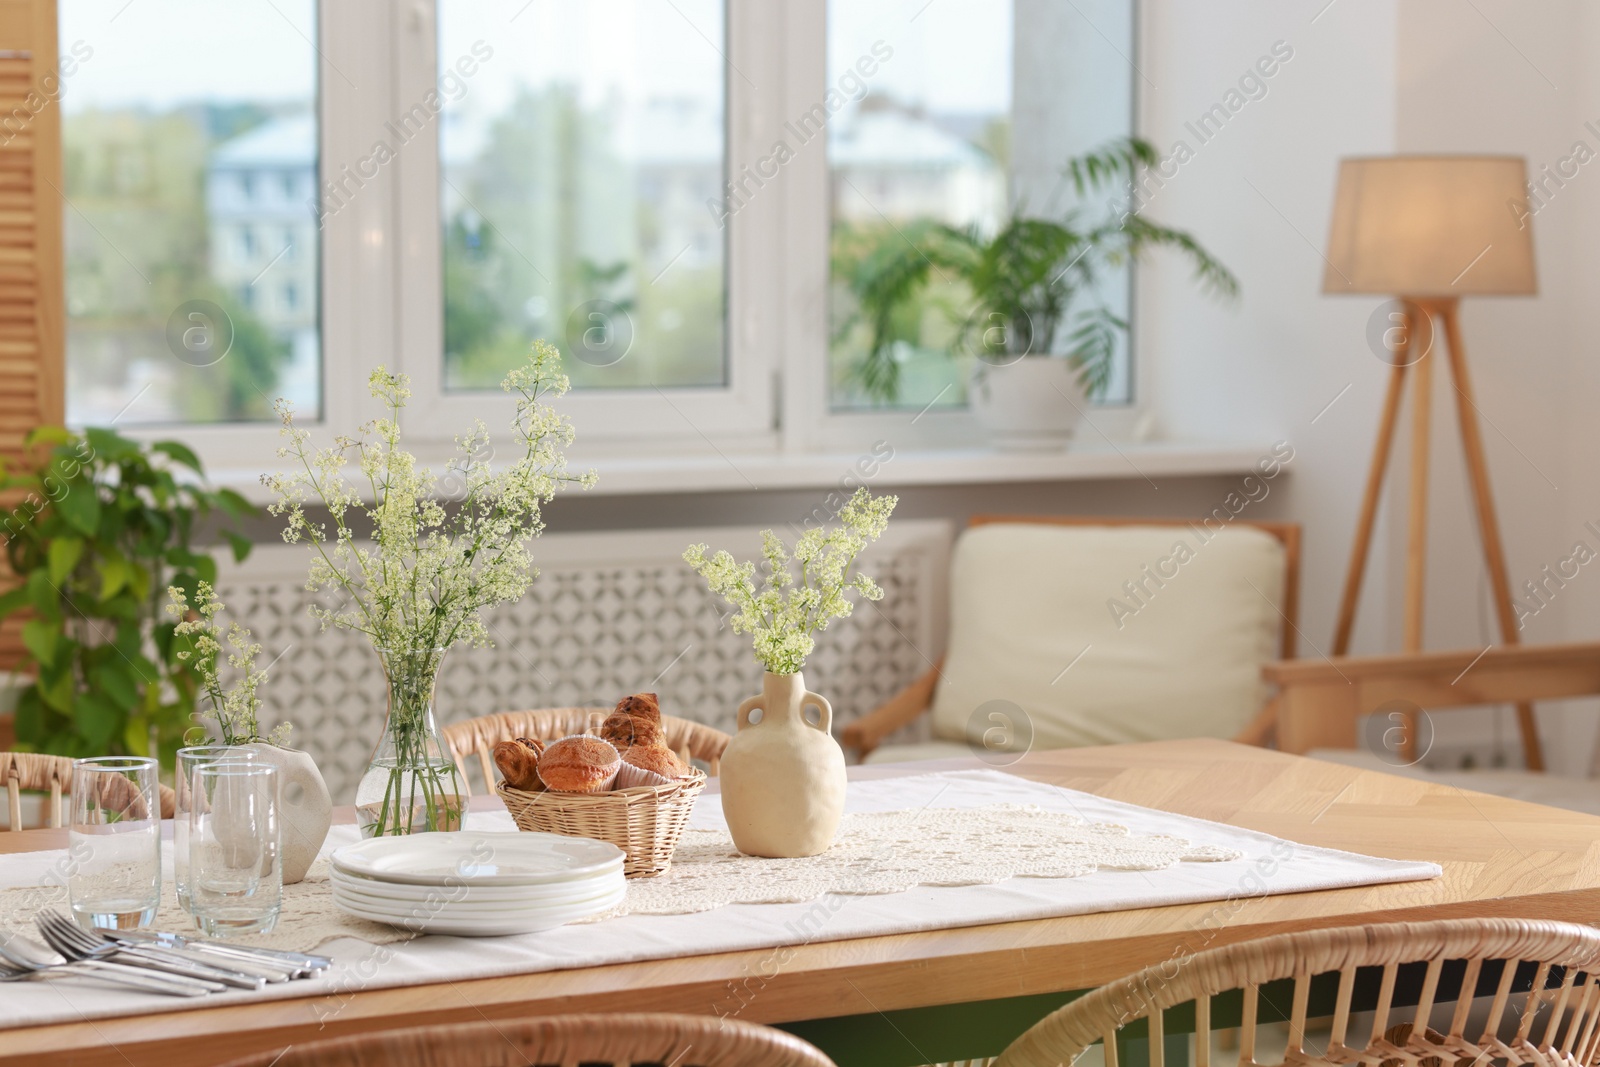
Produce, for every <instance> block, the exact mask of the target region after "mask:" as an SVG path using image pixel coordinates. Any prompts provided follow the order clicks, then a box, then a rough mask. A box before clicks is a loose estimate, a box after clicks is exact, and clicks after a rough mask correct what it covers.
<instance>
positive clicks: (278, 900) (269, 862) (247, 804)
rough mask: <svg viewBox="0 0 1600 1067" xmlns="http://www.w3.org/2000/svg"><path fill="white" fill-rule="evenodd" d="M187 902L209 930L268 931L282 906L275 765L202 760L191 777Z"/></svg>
mask: <svg viewBox="0 0 1600 1067" xmlns="http://www.w3.org/2000/svg"><path fill="white" fill-rule="evenodd" d="M189 788H190V789H191V790H192V795H191V797H190V801H189V805H190V806H189V910H190V912H191V913H192V914H193V915H194V917H195V921H196V922H197V923H199V924H200V929H202V930H204V931H205V932H206V934H207V935H209V936H212V937H227V936H229V935H230V934H248V933H266V932H267V931H270V930H271V929H272V928H273V927H274V926H276V925H277V923H278V911H279V909H281V908H282V906H283V866H282V864H281V863H280V861H279V852H280V850H281V848H282V831H281V829H280V827H279V823H278V808H279V801H278V788H279V786H278V768H277V767H275V766H273V765H272V764H270V763H260V762H253V761H245V760H222V761H219V762H214V763H201V764H199V765H197V766H196V767H195V769H194V772H193V777H192V778H190V780H189Z"/></svg>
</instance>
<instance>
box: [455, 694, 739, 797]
mask: <svg viewBox="0 0 1600 1067" xmlns="http://www.w3.org/2000/svg"><path fill="white" fill-rule="evenodd" d="M609 714H611V709H610V708H539V709H536V710H533V711H502V712H499V713H498V714H495V715H483V716H480V717H478V718H476V719H468V720H467V721H466V722H458V723H455V724H454V725H451V726H446V727H445V728H444V730H443V731H442V732H443V734H444V743H445V744H446V745H447V746H449V748H450V755H451V757H452V758H453V759H454V760H455V761H456V767H457V768H458V769H459V770H460V771H461V780H462V781H463V782H464V783H466V786H467V790H468V792H469V793H470V792H471V790H472V776H471V775H470V774H469V773H468V770H467V758H468V757H469V756H476V757H477V760H478V766H479V767H480V768H481V769H482V771H483V781H484V789H485V791H486V792H491V793H492V792H494V782H495V773H494V757H493V755H492V753H493V751H494V746H495V744H496V743H497V742H500V741H509V740H510V739H512V738H514V737H526V738H530V739H532V740H534V741H553V740H555V739H556V738H558V737H567V736H569V735H571V734H582V733H595V732H597V731H598V730H599V728H600V724H601V723H602V722H603V721H605V717H606V716H607V715H609ZM661 727H662V731H663V733H665V734H666V742H667V746H668V747H669V748H671V749H672V750H673V751H674V752H676V753H677V754H678V755H679V756H681V757H682V758H683V759H685V760H689V759H694V760H699V761H700V762H701V763H704V764H705V765H706V768H707V769H706V773H707V774H709V775H711V776H712V777H713V778H715V777H716V775H717V771H718V770H719V769H720V767H721V765H722V752H723V750H724V749H726V748H727V747H728V742H729V741H731V740H733V738H731V737H729V736H728V735H727V734H725V733H723V732H722V731H721V730H718V729H716V728H715V727H712V726H703V725H701V724H700V723H697V722H690V721H689V720H688V719H680V718H678V717H677V716H674V715H663V716H661Z"/></svg>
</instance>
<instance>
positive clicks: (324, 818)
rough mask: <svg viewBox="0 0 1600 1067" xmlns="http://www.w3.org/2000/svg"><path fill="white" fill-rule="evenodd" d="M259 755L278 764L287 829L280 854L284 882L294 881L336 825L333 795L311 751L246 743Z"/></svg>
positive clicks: (282, 816) (281, 814)
mask: <svg viewBox="0 0 1600 1067" xmlns="http://www.w3.org/2000/svg"><path fill="white" fill-rule="evenodd" d="M245 747H246V748H248V749H250V750H251V751H252V752H254V753H255V754H256V757H255V758H256V759H258V760H261V761H263V762H265V763H270V764H272V765H273V766H275V767H277V768H278V779H279V780H278V802H279V805H280V807H279V809H278V825H279V826H281V827H282V829H283V845H282V848H280V849H279V856H280V858H281V860H282V864H283V884H284V885H293V884H294V883H296V882H298V881H301V880H302V879H304V878H305V876H306V871H308V870H309V869H310V868H311V861H312V860H314V859H316V858H317V853H318V852H320V851H321V850H322V843H323V841H325V840H327V837H328V827H330V826H332V825H333V798H332V797H331V796H329V795H328V783H326V782H324V781H323V780H322V772H321V771H319V770H317V764H316V761H315V760H313V759H312V758H311V754H310V753H309V752H302V751H300V750H299V749H295V748H278V747H277V746H276V745H269V744H267V743H265V742H262V741H257V742H255V743H254V744H250V745H246V746H245Z"/></svg>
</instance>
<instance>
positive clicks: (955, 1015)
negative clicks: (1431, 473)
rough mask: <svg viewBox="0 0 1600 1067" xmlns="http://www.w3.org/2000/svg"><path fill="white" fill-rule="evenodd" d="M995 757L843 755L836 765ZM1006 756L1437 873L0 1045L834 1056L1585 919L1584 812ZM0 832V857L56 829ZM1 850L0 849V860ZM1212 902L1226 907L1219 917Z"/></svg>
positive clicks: (1278, 769) (1183, 750)
mask: <svg viewBox="0 0 1600 1067" xmlns="http://www.w3.org/2000/svg"><path fill="white" fill-rule="evenodd" d="M984 766H993V764H992V763H985V762H980V761H979V760H976V759H972V760H959V761H953V760H946V761H940V762H938V763H922V764H895V765H886V766H873V767H857V768H852V777H854V778H876V777H886V776H893V775H899V774H907V773H922V772H926V771H930V770H946V769H957V768H963V769H964V768H969V767H984ZM1004 769H1005V770H1006V771H1008V772H1009V773H1013V774H1017V775H1021V776H1023V777H1025V778H1030V779H1034V780H1037V781H1042V782H1049V783H1053V784H1056V785H1060V786H1064V787H1067V788H1071V789H1079V790H1083V791H1085V792H1088V793H1094V794H1098V795H1100V796H1104V797H1109V798H1112V799H1115V800H1119V801H1124V802H1127V803H1132V804H1139V805H1143V806H1146V807H1151V808H1158V809H1162V810H1166V811H1171V812H1177V813H1180V814H1184V815H1190V816H1196V817H1199V818H1203V819H1211V820H1215V821H1217V822H1224V823H1230V824H1233V825H1235V826H1241V827H1246V828H1249V829H1252V830H1259V831H1263V832H1265V833H1269V834H1275V835H1277V836H1279V837H1283V838H1287V839H1289V840H1291V841H1296V842H1301V843H1304V844H1309V845H1319V846H1323V847H1327V848H1336V849H1345V850H1349V851H1353V852H1363V853H1367V854H1369V855H1375V856H1384V857H1390V858H1395V859H1409V860H1431V861H1433V862H1435V863H1438V864H1439V865H1440V866H1441V867H1442V868H1443V869H1444V876H1443V877H1442V878H1438V879H1434V880H1431V881H1421V882H1402V883H1396V884H1389V885H1376V886H1366V887H1356V888H1348V889H1335V890H1323V891H1317V892H1305V893H1294V894H1284V895H1255V896H1249V895H1246V896H1245V897H1242V898H1241V899H1240V900H1237V901H1235V902H1234V903H1233V904H1232V905H1230V906H1229V907H1228V908H1227V909H1226V911H1225V912H1219V909H1218V905H1217V903H1215V902H1212V903H1201V904H1188V905H1176V906H1167V907H1159V908H1140V909H1136V910H1131V911H1118V912H1109V913H1101V914H1092V915H1077V916H1072V917H1067V918H1056V919H1041V920H1033V921H1026V922H1010V923H1001V924H993V925H985V926H970V927H962V928H957V929H946V930H937V931H932V932H923V933H911V934H900V935H893V936H884V937H869V938H860V939H855V940H844V941H827V942H815V943H810V944H805V945H798V946H795V947H794V948H793V949H791V950H785V951H784V952H783V953H782V954H781V956H780V957H779V958H778V960H779V962H778V963H776V964H775V963H774V954H773V951H772V950H770V949H765V950H758V951H751V952H729V953H719V954H715V955H694V954H692V951H693V950H692V946H685V949H686V951H685V954H684V955H683V956H681V957H677V958H673V959H663V960H651V961H647V962H639V963H626V964H619V965H612V966H604V967H580V968H574V969H569V970H561V971H549V972H543V973H538V974H527V975H515V976H509V977H499V978H484V979H477V980H472V981H455V982H442V983H439V984H429V985H418V986H408V987H403V988H392V989H370V990H363V991H358V992H351V993H348V994H344V995H341V997H340V1000H339V1003H338V1005H337V1010H336V1011H330V1010H329V996H328V994H327V993H325V992H323V993H318V994H314V995H311V996H308V997H305V998H301V999H287V1000H272V1001H264V1002H260V1003H253V1004H230V1005H218V1006H215V1007H201V1008H194V1009H187V1010H182V1011H177V1012H170V1013H161V1014H154V1015H147V1016H142V1017H124V1018H107V1019H95V1020H93V1021H85V1022H79V1023H63V1024H54V1025H46V1026H37V1027H24V1028H15V1029H11V1030H4V1031H0V1065H9V1064H37V1063H41V1062H46V1061H47V1060H48V1061H49V1062H50V1063H52V1064H67V1063H72V1064H79V1063H81V1064H118V1065H121V1067H143V1065H145V1064H150V1065H155V1067H184V1065H189V1064H215V1063H220V1062H223V1061H225V1060H227V1059H229V1058H231V1057H235V1056H240V1055H243V1054H246V1053H251V1052H259V1051H264V1050H274V1049H282V1048H284V1047H286V1046H289V1045H296V1044H302V1043H305V1042H309V1041H315V1040H318V1039H322V1038H329V1037H336V1036H342V1035H347V1034H357V1033H363V1032H368V1031H373V1030H384V1029H391V1028H396V1027H408V1026H422V1025H427V1024H435V1023H454V1022H470V1021H477V1020H494V1019H520V1018H527V1017H529V1016H535V1015H546V1014H555V1013H565V1012H622V1011H666V1012H687V1013H691V1014H699V1015H728V1016H733V1017H737V1018H740V1019H745V1020H749V1021H754V1022H761V1023H770V1024H776V1025H779V1026H782V1027H783V1028H784V1029H788V1030H791V1031H792V1032H794V1033H797V1034H800V1035H801V1036H803V1037H805V1038H807V1039H808V1040H811V1041H813V1042H815V1043H817V1044H818V1045H820V1046H821V1047H822V1048H823V1049H824V1051H826V1052H828V1053H829V1054H830V1055H831V1056H833V1057H834V1059H835V1060H836V1061H837V1062H838V1063H839V1064H841V1065H842V1067H849V1065H851V1064H858V1063H859V1064H879V1065H881V1064H922V1063H933V1062H939V1061H944V1060H951V1059H962V1058H968V1057H978V1056H983V1055H993V1054H995V1053H996V1052H997V1051H998V1050H999V1048H1000V1047H1003V1046H1004V1044H1005V1042H1006V1041H1008V1040H1009V1039H1010V1037H1012V1036H1015V1035H1016V1034H1017V1033H1020V1032H1021V1031H1022V1030H1023V1029H1025V1028H1026V1027H1027V1026H1028V1025H1029V1024H1031V1023H1032V1022H1034V1021H1036V1020H1037V1019H1038V1018H1039V1017H1041V1016H1042V1015H1044V1014H1045V1013H1046V1012H1048V1011H1050V1010H1052V1009H1053V1008H1054V1007H1056V1006H1059V1005H1060V1004H1062V1003H1065V1002H1066V1001H1067V1000H1069V999H1071V997H1072V996H1073V995H1075V994H1076V993H1077V992H1080V991H1082V990H1085V989H1090V988H1093V987H1095V986H1097V985H1100V984H1102V983H1104V982H1106V981H1109V980H1111V979H1114V978H1117V977H1119V976H1121V975H1125V974H1127V973H1129V972H1132V971H1134V970H1137V969H1139V968H1140V967H1143V966H1146V965H1149V964H1152V963H1156V962H1160V961H1162V960H1164V959H1167V958H1170V957H1173V956H1174V955H1178V954H1181V953H1183V952H1185V951H1195V950H1197V949H1202V948H1214V947H1217V946H1220V945H1223V944H1227V943H1230V942H1235V941H1241V940H1246V939H1249V938H1255V937H1261V936H1264V935H1267V934H1274V933H1282V932H1285V931H1291V930H1304V929H1311V928H1318V927H1326V926H1335V925H1350V924H1356V923H1369V922H1390V921H1399V920H1424V919H1442V918H1462V917H1477V916H1512V917H1520V918H1540V919H1561V920H1567V921H1572V922H1581V923H1592V922H1600V818H1597V817H1594V816H1590V815H1583V814H1579V813H1576V812H1570V811H1564V810H1558V809H1554V808H1547V807H1541V806H1538V805H1533V804H1527V803H1523V802H1521V801H1515V800H1506V799H1502V798H1499V797H1493V796H1488V795H1485V794H1481V793H1472V792H1467V791H1464V790H1461V789H1457V788H1454V787H1452V786H1446V785H1441V784H1437V783H1433V782H1427V781H1421V780H1417V779H1413V778H1405V777H1399V776H1396V775H1390V774H1379V773H1375V772H1373V771H1369V770H1362V769H1358V768H1355V767H1349V766H1343V765H1338V764H1333V763H1324V762H1320V761H1317V760H1311V759H1306V758H1304V757H1300V756H1291V755H1285V754H1283V753H1280V752H1275V751H1270V750H1267V749H1260V748H1251V747H1247V746H1243V745H1238V744H1233V743H1231V742H1226V741H1212V740H1185V741H1157V742H1149V743H1144V744H1130V745H1115V746H1108V747H1103V748H1080V749H1066V750H1060V751H1053V752H1035V753H1031V754H1029V755H1027V756H1025V757H1023V758H1021V759H1020V760H1018V761H1017V762H1016V763H1015V764H1012V765H1010V766H1007V767H1005V768H1004ZM65 843H66V842H65V835H64V833H63V832H62V831H59V830H34V831H23V832H20V833H0V856H3V855H4V854H10V853H18V852H27V851H34V850H41V849H54V848H63V847H65ZM3 863H4V859H3V858H0V864H3ZM1219 914H1222V915H1225V920H1224V921H1219V920H1218V916H1219Z"/></svg>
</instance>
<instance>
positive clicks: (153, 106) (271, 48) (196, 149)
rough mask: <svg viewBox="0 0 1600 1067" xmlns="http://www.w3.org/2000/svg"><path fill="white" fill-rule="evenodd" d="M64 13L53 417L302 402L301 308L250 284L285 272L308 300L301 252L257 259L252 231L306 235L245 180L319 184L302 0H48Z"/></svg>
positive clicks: (313, 348)
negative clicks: (67, 66)
mask: <svg viewBox="0 0 1600 1067" xmlns="http://www.w3.org/2000/svg"><path fill="white" fill-rule="evenodd" d="M113 17H114V18H115V22H116V24H115V26H114V27H112V26H110V20H111V19H112V18H113ZM60 18H61V27H60V39H61V41H62V42H63V51H64V52H69V51H70V50H71V48H72V45H73V42H79V43H80V45H81V48H82V50H83V52H85V53H86V54H83V55H80V57H79V59H80V61H79V63H78V64H77V65H76V67H75V69H74V70H73V73H72V75H71V77H70V79H68V81H67V84H66V85H65V87H64V91H63V93H62V95H61V105H62V139H63V178H64V181H65V189H64V192H65V194H66V200H67V205H68V206H67V210H66V211H65V229H66V234H65V241H66V290H67V379H68V387H67V417H68V421H69V422H71V423H73V424H76V425H84V424H99V425H104V424H106V423H110V422H116V423H117V424H118V425H119V426H130V425H137V424H141V423H146V424H148V423H172V422H182V423H191V424H193V423H213V422H221V423H227V422H241V421H251V420H262V419H267V418H270V417H271V414H272V411H271V399H272V397H274V396H277V395H287V396H288V397H290V399H292V400H294V401H295V402H296V404H297V405H298V406H300V407H301V408H302V409H305V408H310V409H312V410H313V411H314V410H315V409H316V408H317V407H318V405H319V403H320V381H321V371H320V351H321V346H320V340H319V331H318V311H317V306H316V301H315V300H314V299H313V300H308V301H301V302H299V304H298V305H286V304H280V303H278V302H275V301H269V300H262V299H259V298H258V294H257V289H258V288H259V287H260V286H261V285H263V284H273V285H274V286H276V285H278V284H283V278H282V275H284V274H292V275H293V279H292V284H294V285H296V286H298V287H299V288H300V289H302V290H303V291H304V292H306V293H310V294H315V293H316V292H317V269H318V264H317V260H316V257H314V256H306V257H303V258H302V259H301V260H300V261H299V262H297V263H294V264H288V263H285V262H282V261H279V262H275V263H269V262H268V260H269V259H270V258H271V256H272V255H273V254H274V253H275V252H276V251H277V250H276V249H272V250H270V251H265V250H263V249H261V248H259V247H258V241H257V240H256V233H257V231H258V230H260V232H266V233H271V232H280V231H282V230H284V229H292V230H294V231H295V232H297V233H300V234H303V240H304V243H305V244H306V245H307V246H308V247H315V233H316V231H315V227H314V225H313V221H314V220H313V216H312V214H311V212H310V211H308V210H307V207H306V205H305V204H304V203H303V202H301V203H294V202H291V201H289V200H286V199H285V200H281V201H280V200H277V199H273V200H270V201H268V200H264V199H262V198H261V196H260V194H261V191H262V190H261V186H262V183H261V182H260V181H258V180H257V173H258V171H261V170H263V169H264V168H272V169H273V170H275V171H279V172H281V173H284V174H285V175H295V176H297V177H296V179H295V180H301V179H302V178H303V180H304V181H305V182H306V184H307V186H308V187H314V175H315V174H316V169H317V129H318V118H317V114H316V107H315V105H316V99H317V74H316V50H315V46H314V45H313V44H312V41H313V40H314V38H315V34H316V17H315V8H314V5H313V4H312V3H311V0H277V2H276V3H275V4H267V5H259V6H257V5H246V6H244V7H239V6H236V5H217V4H211V3H205V2H202V0H140V2H139V3H137V4H131V5H128V6H126V7H122V8H120V9H119V8H118V7H116V6H114V5H113V6H108V5H106V4H103V3H99V2H98V0H61V3H60ZM179 27H181V32H180V30H179V29H178V28H179ZM110 31H114V32H110ZM286 180H287V179H286ZM263 253H264V254H263ZM274 274H277V275H279V277H273V275H274Z"/></svg>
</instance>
